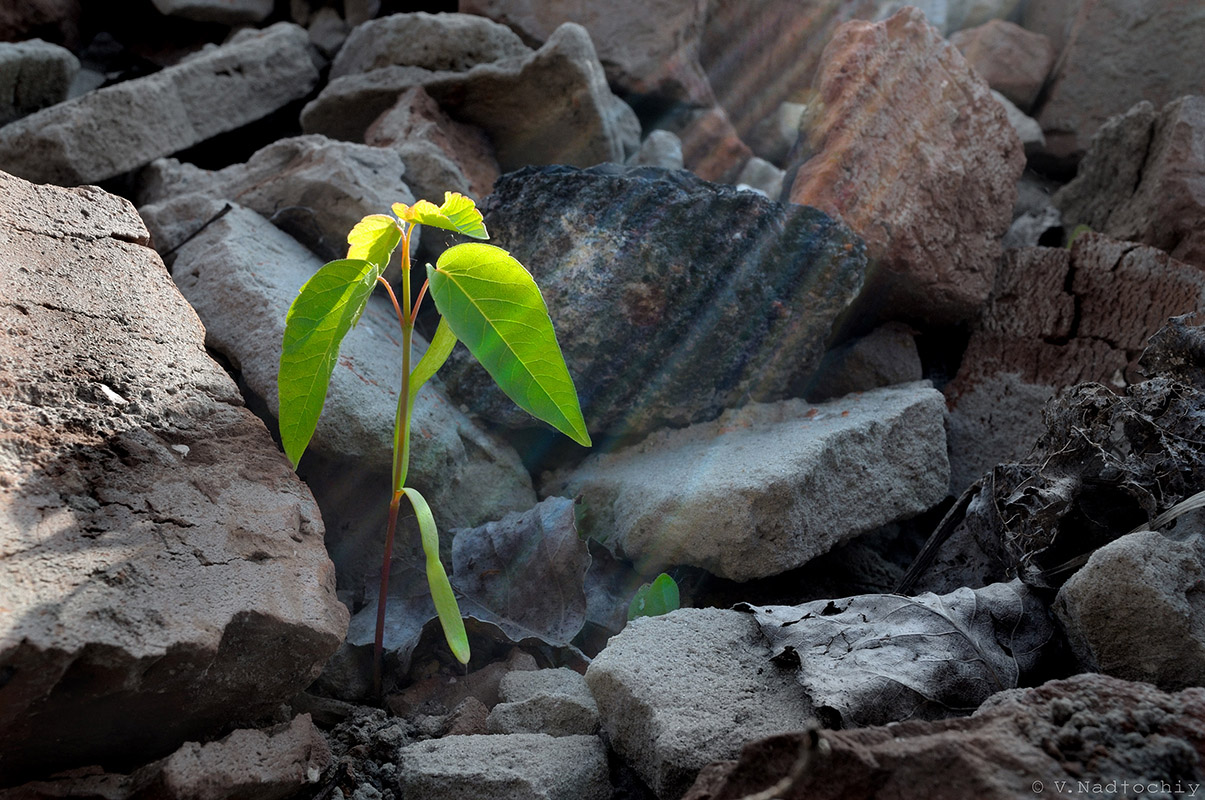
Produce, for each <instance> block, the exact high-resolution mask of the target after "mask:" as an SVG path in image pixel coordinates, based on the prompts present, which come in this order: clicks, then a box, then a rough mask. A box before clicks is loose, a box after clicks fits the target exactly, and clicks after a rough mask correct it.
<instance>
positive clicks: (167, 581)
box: [0, 175, 347, 782]
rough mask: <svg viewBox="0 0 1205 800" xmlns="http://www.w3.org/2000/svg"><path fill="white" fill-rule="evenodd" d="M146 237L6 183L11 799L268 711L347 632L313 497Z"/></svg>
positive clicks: (92, 205)
mask: <svg viewBox="0 0 1205 800" xmlns="http://www.w3.org/2000/svg"><path fill="white" fill-rule="evenodd" d="M148 240H149V237H148V235H147V232H146V228H145V227H144V226H143V224H142V221H141V220H139V219H138V216H137V214H136V213H135V212H134V210H133V207H132V206H130V205H129V204H128V203H127V202H126V201H124V200H121V199H119V198H116V197H113V196H111V195H107V194H105V193H103V192H101V191H100V190H98V189H96V188H83V189H77V190H60V189H54V188H50V187H37V186H33V185H30V184H28V183H26V182H25V181H22V180H19V179H17V178H13V177H11V176H8V175H0V297H2V298H3V300H2V301H0V318H2V319H3V322H0V398H3V401H2V404H0V509H3V512H2V513H0V587H2V591H0V596H3V597H4V598H5V601H4V602H5V606H6V608H5V614H4V616H3V619H2V621H0V673H2V674H4V675H5V676H6V679H5V681H4V685H3V686H2V687H0V753H2V754H3V756H2V757H0V782H3V781H12V780H15V779H19V778H20V777H21V776H22V775H31V774H47V773H49V772H52V771H54V770H57V769H66V768H71V767H76V766H82V765H87V764H101V765H103V766H105V767H107V768H124V767H129V766H131V765H133V764H137V763H141V762H144V761H146V760H148V759H151V758H156V757H159V756H163V755H166V754H167V753H170V752H171V751H172V750H174V749H175V748H177V747H178V746H179V745H180V744H181V743H182V742H184V741H185V740H186V739H190V738H196V737H201V736H206V735H210V734H213V733H215V732H217V730H218V729H220V728H222V727H224V726H226V725H228V724H230V723H232V722H238V721H243V720H251V719H254V718H256V717H257V716H258V715H262V714H265V713H267V712H270V711H272V710H274V709H275V707H276V706H277V705H278V704H279V703H281V702H283V701H285V700H287V699H288V698H290V697H292V696H293V695H295V694H296V693H297V692H298V691H300V690H301V689H303V688H304V687H305V686H307V685H308V684H309V683H310V682H311V681H312V680H313V679H314V677H315V676H316V675H317V673H318V671H319V669H320V668H321V666H322V664H323V662H324V661H325V660H326V658H327V657H328V656H329V655H330V653H331V652H333V651H334V649H335V647H336V646H337V645H338V643H339V641H340V640H342V638H343V635H344V632H345V631H346V628H347V610H346V609H345V608H344V607H343V606H342V605H341V604H340V603H339V602H338V601H337V600H336V599H335V587H334V571H333V569H332V568H331V563H330V560H329V559H328V557H327V554H326V550H325V548H324V547H323V526H322V521H321V519H320V518H319V516H318V509H317V506H316V505H315V504H314V500H313V497H312V496H311V495H310V492H309V490H308V489H307V488H306V487H305V486H304V485H303V484H302V483H301V482H300V481H299V480H297V478H296V477H295V476H294V475H293V473H292V470H291V469H289V465H288V462H287V461H286V460H285V458H284V457H283V455H281V453H280V452H279V450H278V449H277V447H276V446H275V445H274V444H273V442H272V440H271V437H270V436H269V435H268V432H267V431H266V430H265V429H264V427H263V424H262V423H261V422H260V421H259V420H257V419H256V418H255V417H254V416H253V415H252V414H251V413H250V412H248V411H247V410H246V409H244V408H243V407H242V398H241V397H240V396H239V392H238V389H237V387H236V386H235V384H234V382H233V381H232V380H230V378H229V377H228V376H227V375H226V373H225V372H224V371H223V370H222V369H221V367H219V366H218V365H217V364H216V363H214V361H213V360H212V359H211V358H210V357H209V356H208V355H207V354H206V352H205V349H204V345H203V341H202V339H203V336H204V331H203V329H202V328H201V325H200V323H199V322H198V320H197V318H196V315H195V314H194V313H193V311H192V310H191V309H190V308H189V307H188V305H187V303H185V301H184V298H182V297H181V296H180V295H179V293H178V292H177V290H176V289H175V287H174V286H173V285H172V283H171V279H170V277H169V276H168V274H167V272H166V271H165V270H164V268H163V265H162V262H161V261H160V260H159V258H158V256H156V255H155V253H154V252H153V251H152V250H151V249H150V248H149V247H148V246H147V243H148ZM98 720H104V723H103V724H100V723H98Z"/></svg>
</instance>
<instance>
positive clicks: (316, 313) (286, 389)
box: [276, 259, 381, 469]
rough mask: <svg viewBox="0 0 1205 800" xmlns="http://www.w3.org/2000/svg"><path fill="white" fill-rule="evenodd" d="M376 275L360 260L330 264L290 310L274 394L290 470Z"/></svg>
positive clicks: (310, 432) (311, 432)
mask: <svg viewBox="0 0 1205 800" xmlns="http://www.w3.org/2000/svg"><path fill="white" fill-rule="evenodd" d="M380 274H381V268H380V267H379V266H378V265H376V264H373V263H371V262H369V261H365V260H363V259H343V260H342V261H332V262H330V263H329V264H326V265H325V266H323V267H322V269H320V270H318V271H317V272H316V273H314V277H312V278H310V279H309V280H308V281H306V283H305V286H302V287H301V292H300V294H298V295H297V298H296V299H295V300H293V304H292V305H291V306H289V314H288V316H287V317H286V318H285V334H284V347H283V349H282V350H281V354H280V373H279V375H278V376H277V379H276V391H277V396H278V398H279V399H280V412H279V421H280V440H281V443H282V444H283V445H284V448H285V455H287V456H288V457H289V461H291V462H292V464H293V468H294V469H296V468H297V462H299V461H300V460H301V454H302V453H304V452H305V448H306V446H307V445H308V444H309V443H310V439H311V438H313V436H314V429H315V428H317V427H318V417H319V416H320V415H321V414H322V406H323V404H324V403H325V402H326V390H327V387H328V386H329V385H330V380H331V372H332V371H334V369H335V361H336V359H337V358H338V356H339V345H340V344H342V342H343V337H344V336H346V335H347V332H348V331H349V330H351V329H352V327H353V326H355V324H356V323H357V322H358V321H359V319H360V315H361V314H362V313H363V312H364V306H365V305H366V304H367V303H368V297H369V295H371V294H372V288H373V286H374V285H375V284H376V281H377V276H378V275H380Z"/></svg>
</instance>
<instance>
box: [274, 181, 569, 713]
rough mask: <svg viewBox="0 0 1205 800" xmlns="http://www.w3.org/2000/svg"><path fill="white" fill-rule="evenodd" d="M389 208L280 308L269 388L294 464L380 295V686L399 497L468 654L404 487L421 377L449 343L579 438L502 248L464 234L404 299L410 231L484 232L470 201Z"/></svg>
mask: <svg viewBox="0 0 1205 800" xmlns="http://www.w3.org/2000/svg"><path fill="white" fill-rule="evenodd" d="M392 210H393V214H394V216H387V215H384V214H372V215H370V216H367V217H365V218H364V219H362V220H360V222H359V223H357V224H356V226H355V227H354V228H352V230H351V233H349V234H348V235H347V242H348V245H349V247H348V251H347V258H345V259H341V260H339V261H332V262H330V263H329V264H326V265H325V266H323V267H322V268H321V269H319V270H318V271H317V272H316V273H315V274H314V276H313V277H312V278H310V280H309V281H307V282H306V284H305V285H304V286H302V287H301V292H300V293H299V294H298V295H297V299H295V300H294V301H293V304H292V306H290V307H289V313H288V317H287V318H286V322H285V333H284V349H283V351H282V353H281V356H280V375H279V378H278V380H277V388H278V393H279V397H280V416H279V419H280V438H281V442H282V443H283V445H284V449H285V454H286V455H287V456H288V457H289V460H290V461H291V462H292V463H293V467H294V468H296V467H297V464H298V462H299V461H300V460H301V456H302V453H304V452H305V448H306V446H307V445H308V444H309V442H310V439H311V438H312V437H313V435H314V430H315V428H316V427H317V425H318V418H319V416H320V415H321V414H322V407H323V404H324V403H325V401H326V392H327V387H328V385H329V384H330V378H331V372H332V371H333V370H334V367H335V363H336V361H337V359H338V356H339V346H340V344H341V343H342V342H343V337H344V336H346V335H347V333H348V331H349V330H351V329H352V328H353V327H355V325H356V323H357V322H358V321H359V319H360V315H361V314H363V312H364V308H365V306H366V305H367V303H368V298H369V296H370V295H371V294H372V292H373V290H374V289H375V288H376V287H378V286H380V287H383V288H384V290H385V292H386V293H387V294H388V295H389V299H390V301H391V302H392V303H393V309H394V311H395V312H396V314H397V319H398V324H399V325H400V326H401V329H402V363H401V391H400V392H399V393H398V402H397V413H396V415H395V417H394V426H393V476H392V488H393V495H392V500H391V501H390V503H389V524H388V529H387V530H386V532H385V556H384V561H383V563H382V565H381V589H380V599H379V602H378V604H377V626H376V639H375V645H374V654H373V656H374V657H373V684H374V686H375V687H376V689H377V691H378V692H379V691H380V682H381V656H382V651H383V638H384V630H385V602H386V594H387V592H388V585H389V567H390V561H391V559H392V554H393V537H394V531H395V530H396V528H397V518H398V509H399V506H400V505H401V501H402V498H403V497H404V498H406V499H407V500H408V501H409V502H410V505H411V507H412V508H413V509H414V514H415V517H416V518H417V521H418V527H419V532H420V534H421V537H422V547H423V553H424V555H425V558H426V567H427V582H428V584H429V585H430V587H431V597H432V599H433V600H434V601H435V610H436V612H437V614H438V615H439V621H440V625H441V626H442V627H443V632H444V637H445V638H446V639H447V641H448V646H449V647H450V648H451V650H452V653H453V655H455V656H456V658H457V660H458V661H460V662H461V663H462V664H467V663H468V661H469V642H468V636H467V635H466V633H465V629H464V620H463V619H462V618H461V616H460V607H459V605H458V604H457V602H456V594H455V592H453V590H452V586H451V584H450V583H449V582H448V576H447V573H446V572H445V571H444V568H443V564H442V563H440V560H439V532H438V530H437V529H436V527H435V519H434V517H433V516H432V514H431V509H430V507H428V505H427V501H426V500H424V499H423V496H422V495H421V494H419V493H418V492H417V491H416V490H415V489H413V488H412V487H408V486H406V474H407V471H408V469H409V465H410V416H411V413H412V412H413V409H414V401H415V398H416V396H417V395H418V391H419V389H420V388H422V386H423V384H424V383H426V382H427V381H428V380H429V379H430V378H431V376H433V375H434V374H435V373H436V372H437V371H438V370H439V368H440V367H441V366H443V364H444V362H445V361H447V359H448V356H449V355H450V354H451V353H452V348H453V347H455V345H456V342H457V341H461V342H463V343H464V344H465V346H466V347H468V349H469V352H470V353H472V354H473V356H474V357H476V359H477V360H478V361H479V362H480V363H481V365H482V366H483V367H485V369H486V371H487V372H489V374H490V375H491V376H492V377H493V379H494V381H495V382H497V384H498V386H499V388H501V389H502V391H503V392H505V393H506V395H507V396H508V397H510V398H511V399H512V400H514V402H515V403H516V404H517V405H518V406H519V407H520V408H522V409H523V410H525V411H527V412H528V413H530V414H532V415H533V416H535V417H537V418H538V419H541V420H543V421H545V422H547V423H548V424H550V425H552V426H553V427H554V428H556V429H557V430H559V431H561V432H563V433H564V434H566V435H567V436H569V437H570V438H571V439H573V440H574V441H576V442H578V443H579V444H582V445H584V446H586V447H589V446H590V435H589V434H588V433H587V432H586V423H585V421H584V420H583V418H582V411H581V406H580V404H579V402H578V398H577V390H576V389H575V388H574V385H573V379H572V378H570V377H569V370H568V369H567V368H566V366H565V359H564V357H563V356H562V355H561V349H560V347H559V345H558V344H557V340H556V333H555V332H554V331H553V328H552V320H551V319H550V318H549V316H548V308H547V306H545V304H544V298H543V297H542V296H541V295H540V290H539V287H538V286H536V283H535V281H534V280H533V279H532V277H531V274H530V273H528V271H527V270H526V269H525V268H524V267H523V265H521V264H520V263H519V262H518V261H516V260H515V259H514V258H513V257H512V256H511V255H510V254H509V253H508V252H506V251H505V250H503V249H502V248H500V247H494V246H493V245H488V244H481V243H479V242H471V243H468V244H459V245H456V246H454V247H450V248H448V249H447V250H445V251H444V253H443V254H442V255H441V256H440V257H439V259H438V261H437V263H436V265H435V266H434V267H432V266H431V265H430V264H428V265H427V275H426V280H425V281H424V282H423V284H422V288H420V289H419V291H418V297H417V300H415V301H414V303H413V304H412V303H411V295H410V288H411V275H410V240H411V237H412V236H413V235H414V232H415V230H416V229H417V228H418V226H419V225H427V226H429V227H434V228H442V229H444V230H450V231H455V232H456V233H460V234H464V235H465V236H469V237H471V238H474V239H487V238H489V234H487V233H486V230H485V223H484V221H483V220H482V218H481V212H480V211H478V210H477V207H476V206H475V205H474V204H473V201H472V200H470V199H469V198H467V197H464V196H463V195H460V194H456V193H453V192H449V193H447V194H446V195H445V198H444V203H443V205H441V206H436V205H435V204H434V203H431V202H428V201H426V200H420V201H418V202H417V203H415V204H414V205H412V206H407V205H404V204H402V203H394V205H393V209H392ZM399 245H400V247H401V267H402V275H401V283H402V286H401V297H400V298H399V297H398V296H397V295H396V294H395V293H394V291H393V289H392V287H391V286H390V285H389V283H388V282H387V281H385V279H384V278H383V277H381V276H382V273H383V272H384V271H385V267H386V266H387V265H388V264H389V260H390V257H391V256H392V254H393V252H394V250H396V249H397V248H398V247H399ZM428 291H429V292H430V294H431V298H432V300H433V301H434V303H435V308H436V310H438V312H439V314H440V320H439V324H438V326H437V327H436V329H435V335H434V336H433V337H432V338H431V343H430V346H429V347H428V348H427V352H426V353H425V354H424V355H423V357H422V358H421V359H419V361H418V363H417V364H416V365H414V366H413V368H412V367H411V363H410V362H411V355H410V351H411V340H412V337H413V333H414V321H415V319H416V317H417V316H418V311H419V307H420V306H421V305H422V302H423V298H424V296H425V295H426V294H427V293H428Z"/></svg>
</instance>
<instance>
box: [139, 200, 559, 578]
mask: <svg viewBox="0 0 1205 800" xmlns="http://www.w3.org/2000/svg"><path fill="white" fill-rule="evenodd" d="M223 205H224V204H223V203H222V202H221V201H218V200H213V199H209V198H205V197H201V196H198V195H185V196H183V197H181V198H179V199H177V200H175V201H171V202H169V203H166V204H162V205H159V206H154V207H144V209H143V213H144V215H145V216H146V218H147V220H148V224H149V226H150V227H151V229H152V230H153V231H156V239H157V240H158V239H159V238H160V236H159V234H158V233H157V231H158V230H160V229H161V228H165V229H166V228H171V227H173V226H174V227H176V228H180V229H188V230H190V231H195V230H196V229H197V228H198V227H199V226H200V225H201V224H202V223H204V222H205V221H206V220H209V219H212V218H213V217H214V215H215V214H216V213H217V212H218V211H220V210H221V209H222V207H223ZM321 265H322V263H321V260H320V259H318V258H317V257H315V256H314V255H313V254H311V253H310V252H309V251H307V250H306V249H305V248H304V247H302V246H301V245H299V244H298V243H297V242H296V241H294V240H293V239H292V238H290V237H289V236H288V235H286V234H285V233H283V232H282V231H280V230H279V229H277V228H276V227H274V226H273V225H271V224H270V223H269V222H268V221H267V220H265V219H263V218H262V217H260V216H259V215H258V214H256V213H254V212H252V211H249V210H247V209H243V208H239V207H235V208H234V210H232V211H230V212H229V213H227V214H225V215H224V216H222V217H221V218H220V219H217V220H215V221H213V222H212V223H211V224H210V225H209V226H208V227H206V228H205V229H204V230H203V231H201V232H200V233H199V234H198V235H197V236H196V237H195V238H193V239H192V240H190V241H189V242H188V243H187V244H184V245H183V246H182V247H180V249H179V250H178V251H177V252H176V253H175V255H174V261H173V264H172V275H173V277H174V279H175V281H176V283H177V285H179V286H180V291H182V292H183V293H184V296H185V297H187V298H188V300H189V302H190V303H192V305H193V307H194V308H195V309H196V310H197V313H198V314H199V315H200V317H201V319H202V321H203V322H204V323H205V326H206V328H207V331H208V336H207V344H208V345H209V346H210V347H211V348H213V349H214V350H216V351H218V352H220V353H222V354H223V355H224V356H225V357H226V358H227V359H229V360H230V362H231V364H232V365H233V367H234V368H235V369H236V370H238V372H239V374H240V377H241V379H242V381H243V382H244V383H245V384H246V386H247V390H248V391H249V392H250V393H251V394H252V395H254V397H255V398H257V399H258V401H260V402H262V403H264V404H265V405H266V409H267V414H268V415H269V418H270V419H273V418H275V416H276V414H277V409H278V403H279V400H278V397H277V390H276V376H277V371H278V370H279V366H280V350H281V342H282V338H283V335H284V325H285V315H286V313H287V311H288V309H289V304H290V303H292V301H293V298H295V297H296V296H297V292H298V290H299V289H300V288H301V286H302V285H303V284H304V283H305V282H306V281H307V280H308V279H309V278H310V276H312V275H313V274H314V272H316V271H317V270H318V269H319V267H321ZM399 338H400V336H399V334H398V333H397V319H396V317H395V315H394V311H393V308H392V307H391V306H390V305H389V301H388V300H387V299H385V298H384V297H382V296H377V297H374V298H372V299H371V300H370V301H369V304H368V308H367V310H366V311H365V312H364V316H363V317H362V318H361V319H360V322H359V324H358V325H357V327H356V328H355V329H354V330H353V331H351V332H350V333H349V334H348V336H347V337H346V339H345V340H344V342H343V346H342V348H341V350H340V357H339V363H338V365H337V366H336V367H335V369H334V373H333V375H332V377H331V383H330V389H329V391H328V393H327V397H326V405H325V408H324V411H323V414H322V417H321V418H320V419H319V421H318V428H317V431H316V432H315V434H314V439H313V440H312V441H311V443H310V446H309V449H308V450H307V454H308V455H307V461H303V462H302V466H303V471H306V474H307V477H308V479H309V482H310V485H311V486H312V487H313V489H314V491H315V494H316V496H317V497H318V501H319V504H320V505H321V506H322V507H323V514H324V517H325V518H326V519H329V520H330V525H329V533H328V538H329V542H328V546H329V548H330V550H331V553H332V557H333V558H334V560H335V563H336V565H337V567H338V569H339V580H340V587H341V588H344V587H347V588H354V587H356V586H360V585H362V584H363V581H364V579H365V575H366V574H368V573H370V572H372V571H373V567H374V563H375V564H376V565H377V567H376V568H377V569H379V563H380V556H379V554H380V547H381V539H382V532H383V531H384V530H385V519H384V515H385V512H386V511H387V509H388V505H389V496H388V495H389V485H390V483H389V477H388V476H389V475H390V471H391V469H392V452H393V447H392V446H393V441H392V436H393V418H394V413H395V411H396V408H397V392H398V391H399V390H400V388H401V374H400V372H399V369H400V367H399V365H400V364H401V362H402V356H401V349H400V343H399ZM415 338H416V340H418V344H417V349H416V351H415V352H416V355H415V358H418V357H419V355H421V352H422V348H423V347H425V342H422V341H421V339H420V337H418V336H416V337H415ZM411 431H412V437H413V441H414V446H413V447H412V448H411V454H410V478H409V481H408V485H412V486H414V487H415V488H417V489H418V490H419V491H421V492H422V493H423V496H424V497H426V498H427V501H428V502H429V503H430V504H431V507H432V508H433V509H434V510H435V514H436V519H437V521H438V522H439V523H440V526H441V527H442V528H443V529H447V528H449V527H470V526H473V525H477V524H480V523H482V522H485V521H487V520H491V519H496V518H497V517H500V516H502V515H503V514H505V513H506V512H507V511H512V510H515V511H518V510H526V509H528V508H530V507H531V506H532V505H534V503H535V496H534V493H533V491H532V489H531V483H530V478H529V477H528V474H527V472H526V470H525V469H524V468H523V465H522V463H521V462H520V461H519V457H518V455H517V454H516V453H515V451H514V450H513V449H512V448H511V447H509V446H508V445H506V444H504V443H502V442H501V441H500V440H498V439H497V438H495V437H493V436H492V435H490V434H487V433H486V432H484V431H482V430H481V429H480V428H479V427H477V426H476V425H475V424H473V423H472V422H471V421H470V420H469V419H468V418H467V417H466V416H465V415H464V414H462V413H461V412H460V411H458V410H457V409H456V408H455V407H454V406H453V405H452V404H451V403H450V402H449V401H448V400H447V398H446V397H445V396H444V395H443V393H442V392H441V391H440V390H439V388H438V384H437V383H433V384H430V385H429V386H427V387H425V388H424V389H423V390H422V391H421V392H419V394H418V398H417V399H416V401H415V408H414V412H413V422H412V426H411ZM309 459H312V463H311V462H310V461H308V460H309ZM307 463H308V464H309V466H307ZM309 470H312V472H310V471H309Z"/></svg>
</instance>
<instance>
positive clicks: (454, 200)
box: [393, 192, 490, 239]
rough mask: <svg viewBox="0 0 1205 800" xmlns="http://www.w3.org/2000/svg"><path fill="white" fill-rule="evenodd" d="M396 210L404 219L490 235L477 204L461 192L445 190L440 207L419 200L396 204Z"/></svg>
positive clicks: (468, 233) (476, 235) (484, 236)
mask: <svg viewBox="0 0 1205 800" xmlns="http://www.w3.org/2000/svg"><path fill="white" fill-rule="evenodd" d="M393 213H394V214H397V218H398V219H400V220H402V221H403V222H414V223H416V224H418V225H429V226H430V227H432V228H443V229H444V230H449V231H456V232H457V233H463V234H464V235H465V236H472V237H473V238H474V239H488V238H490V235H489V234H488V233H486V230H485V221H484V220H482V218H481V212H480V211H478V210H477V205H476V204H475V203H474V202H473V201H472V200H471V199H470V198H468V197H465V196H464V195H462V194H460V193H459V192H445V193H444V202H443V205H441V206H436V205H435V204H434V203H432V202H431V201H429V200H419V201H418V202H417V203H415V204H414V205H412V206H408V205H405V204H404V203H394V204H393Z"/></svg>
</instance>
